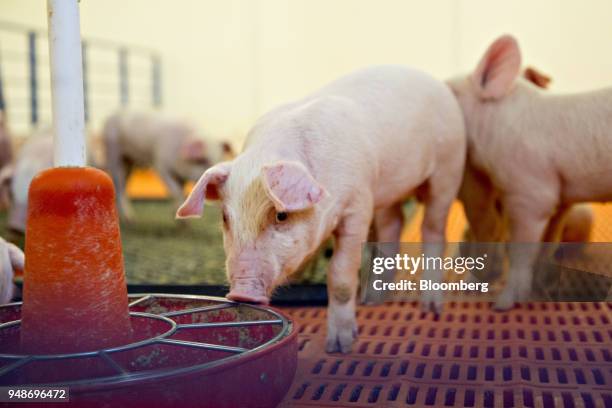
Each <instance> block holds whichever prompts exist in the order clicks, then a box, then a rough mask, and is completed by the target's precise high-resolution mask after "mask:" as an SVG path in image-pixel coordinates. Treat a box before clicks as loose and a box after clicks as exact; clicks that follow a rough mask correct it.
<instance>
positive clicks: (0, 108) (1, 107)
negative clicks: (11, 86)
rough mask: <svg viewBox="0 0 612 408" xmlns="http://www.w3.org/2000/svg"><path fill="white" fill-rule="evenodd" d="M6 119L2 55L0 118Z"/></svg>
mask: <svg viewBox="0 0 612 408" xmlns="http://www.w3.org/2000/svg"><path fill="white" fill-rule="evenodd" d="M4 117H6V101H5V100H4V82H3V81H2V55H1V54H0V118H4ZM0 122H1V120H0Z"/></svg>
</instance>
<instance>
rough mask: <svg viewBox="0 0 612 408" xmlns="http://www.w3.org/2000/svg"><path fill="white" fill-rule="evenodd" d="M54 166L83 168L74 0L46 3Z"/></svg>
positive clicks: (80, 63)
mask: <svg viewBox="0 0 612 408" xmlns="http://www.w3.org/2000/svg"><path fill="white" fill-rule="evenodd" d="M47 15H48V17H49V56H50V68H51V96H52V98H51V100H52V104H51V106H52V110H53V128H54V131H55V132H54V137H53V145H54V146H53V147H54V156H53V158H54V164H55V166H56V167H57V166H65V167H84V166H85V163H86V151H85V112H84V109H85V108H84V104H83V60H82V58H81V33H80V27H79V6H78V0H47Z"/></svg>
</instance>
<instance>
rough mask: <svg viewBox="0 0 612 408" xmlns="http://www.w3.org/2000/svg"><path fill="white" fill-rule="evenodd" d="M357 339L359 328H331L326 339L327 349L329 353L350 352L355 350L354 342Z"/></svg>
mask: <svg viewBox="0 0 612 408" xmlns="http://www.w3.org/2000/svg"><path fill="white" fill-rule="evenodd" d="M356 339H357V328H356V327H354V328H352V329H350V328H348V329H331V330H330V329H329V328H328V331H327V339H326V341H325V351H327V352H328V353H343V354H348V353H350V352H351V351H352V350H353V343H355V340H356Z"/></svg>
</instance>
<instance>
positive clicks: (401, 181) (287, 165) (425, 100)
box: [177, 66, 466, 353]
mask: <svg viewBox="0 0 612 408" xmlns="http://www.w3.org/2000/svg"><path fill="white" fill-rule="evenodd" d="M465 143H466V141H465V135H464V124H463V120H462V115H461V110H460V108H459V106H458V104H457V101H456V100H455V98H454V97H453V95H452V93H451V92H450V90H449V89H448V87H447V86H446V85H444V84H443V83H442V82H439V81H437V80H435V79H433V78H431V77H430V76H428V75H426V74H424V73H421V72H419V71H416V70H413V69H410V68H404V67H399V66H380V67H372V68H368V69H363V70H360V71H357V72H355V73H353V74H350V75H348V76H345V77H343V78H341V79H339V80H337V81H335V82H332V83H331V84H329V85H327V86H326V87H324V88H322V89H321V90H319V91H317V92H315V93H314V94H312V95H310V96H308V97H306V98H304V99H301V100H298V101H296V102H293V103H289V104H286V105H282V106H280V107H278V108H276V109H274V110H272V111H271V112H269V113H267V114H266V115H264V116H263V117H262V118H260V119H259V120H258V121H257V123H256V124H255V126H254V128H253V129H252V130H251V132H250V133H249V135H248V138H247V141H246V144H245V147H244V150H243V152H242V153H241V154H240V155H239V156H238V157H237V158H236V159H235V160H233V161H231V162H224V163H220V164H218V165H216V166H214V167H212V168H210V169H209V170H207V171H206V172H205V173H204V174H203V175H202V177H201V178H200V179H199V181H198V182H197V184H196V185H195V187H194V189H193V190H192V192H191V194H190V195H189V197H188V198H187V200H186V201H185V203H184V204H183V205H182V206H181V208H180V209H179V210H178V213H177V216H178V217H193V216H200V215H201V213H202V210H203V205H204V200H205V199H208V200H217V201H220V202H221V206H222V211H223V237H224V247H225V252H226V255H227V260H226V269H227V273H228V279H229V282H230V286H231V288H230V293H229V294H228V298H230V299H233V300H240V301H253V302H262V303H265V302H268V299H269V298H270V295H271V293H272V291H273V290H274V288H275V287H276V286H278V285H280V284H282V283H284V282H286V281H287V277H288V276H289V275H290V274H292V273H294V272H295V271H296V270H297V269H298V267H299V266H300V265H301V264H302V263H303V262H304V261H305V260H307V259H308V258H309V257H310V256H312V255H313V254H314V253H315V252H316V250H317V248H318V247H319V246H320V245H321V244H322V243H323V242H324V241H325V240H326V239H327V238H329V237H330V236H332V235H333V236H334V238H335V248H334V252H333V255H332V257H331V260H330V265H329V270H328V274H327V287H328V293H329V305H328V314H327V320H328V323H327V342H326V349H327V351H328V352H335V351H341V352H343V353H346V352H349V351H350V350H351V347H352V344H353V342H354V339H355V336H356V333H357V325H356V319H355V308H356V295H357V289H358V281H359V279H358V271H359V268H360V263H361V247H362V243H363V242H365V241H367V238H368V233H369V228H370V224H371V221H373V222H374V227H375V230H376V235H377V237H378V239H379V240H380V241H384V242H394V241H395V242H397V241H398V240H399V237H400V232H401V229H402V224H403V217H402V211H401V205H402V203H403V201H404V200H405V199H406V198H407V197H408V196H411V195H414V194H415V193H416V192H418V193H419V194H418V196H419V197H420V198H421V199H422V201H423V202H424V204H425V208H426V209H425V216H424V220H423V224H422V236H423V240H424V242H425V243H426V244H425V245H424V251H425V253H426V255H428V256H440V255H441V254H442V252H443V250H444V243H445V241H446V237H445V227H446V219H447V215H448V211H449V207H450V205H451V203H452V202H453V200H454V198H455V196H456V194H457V191H458V189H459V185H460V183H461V177H462V173H463V165H464V160H465V148H466V147H465ZM429 273H430V274H429V276H425V278H429V279H432V280H440V278H441V272H440V271H430V272H429ZM428 293H430V294H431V295H428V296H425V297H424V298H423V299H422V301H423V304H424V305H425V307H426V308H428V309H434V310H438V309H439V307H440V305H441V303H442V296H441V294H440V293H434V292H428Z"/></svg>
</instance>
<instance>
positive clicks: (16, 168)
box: [0, 126, 100, 234]
mask: <svg viewBox="0 0 612 408" xmlns="http://www.w3.org/2000/svg"><path fill="white" fill-rule="evenodd" d="M94 139H95V136H94V135H93V134H88V149H87V157H88V162H89V163H90V164H91V165H93V166H99V165H100V163H98V162H97V160H96V159H95V157H97V156H99V152H97V150H98V149H96V147H95V143H94ZM51 167H53V130H52V129H51V127H48V126H43V127H41V128H40V129H39V130H37V131H35V132H34V133H32V134H31V135H30V136H28V137H27V138H26V140H25V142H23V144H22V145H21V147H20V148H19V149H18V151H17V153H16V154H15V161H14V162H13V163H12V164H10V165H8V166H5V168H4V169H3V170H2V171H1V172H0V186H2V187H1V188H2V191H3V192H4V193H5V194H6V195H7V196H8V197H9V202H10V204H9V209H8V225H7V226H8V229H9V231H10V233H12V234H23V233H24V232H25V227H26V215H27V209H28V190H29V188H30V182H31V181H32V179H33V178H34V176H36V175H37V174H38V173H40V172H41V171H43V170H46V169H48V168H51Z"/></svg>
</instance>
